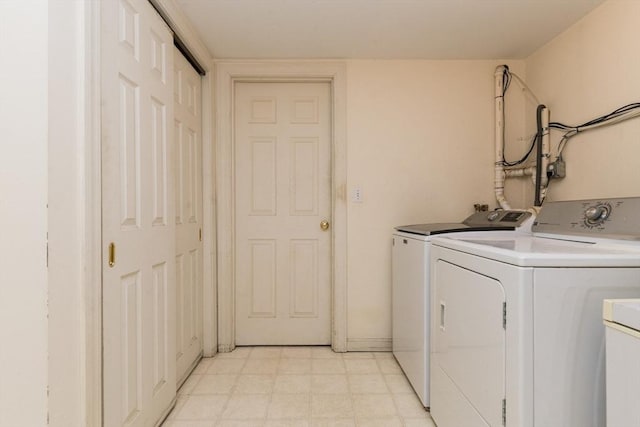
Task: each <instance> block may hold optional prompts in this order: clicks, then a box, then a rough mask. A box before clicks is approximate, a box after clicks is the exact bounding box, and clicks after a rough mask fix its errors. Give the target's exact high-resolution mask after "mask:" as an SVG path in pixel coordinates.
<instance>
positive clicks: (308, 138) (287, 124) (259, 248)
mask: <svg viewBox="0 0 640 427" xmlns="http://www.w3.org/2000/svg"><path fill="white" fill-rule="evenodd" d="M330 96H331V94H330V85H329V83H321V82H318V83H236V87H235V110H234V118H235V120H234V121H235V139H234V146H235V165H234V166H235V194H236V197H235V230H234V231H235V242H236V243H235V246H236V251H235V284H236V307H235V310H236V344H237V345H285V344H286V345H310V344H325V345H326V344H330V343H331V334H330V331H331V317H330V314H331V304H330V295H331V281H330V268H331V267H330V266H331V263H330V259H331V229H330V228H329V230H323V229H321V227H320V223H321V221H323V220H326V221H328V222H329V223H330V222H331V217H330V214H331V204H330V200H331V199H330V191H331V190H330V189H331V186H330V185H331V112H330Z"/></svg>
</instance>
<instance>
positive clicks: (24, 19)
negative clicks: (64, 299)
mask: <svg viewBox="0 0 640 427" xmlns="http://www.w3.org/2000/svg"><path fill="white" fill-rule="evenodd" d="M47 3H48V2H47V1H46V0H28V1H17V0H16V1H0V58H1V59H0V61H1V63H2V66H0V82H2V91H1V95H0V224H2V225H1V227H2V228H1V230H2V231H1V232H0V235H1V236H2V237H1V238H0V242H1V243H0V425H2V426H43V425H46V423H47V268H46V261H47V253H46V243H47V237H46V233H47V13H48V6H47Z"/></svg>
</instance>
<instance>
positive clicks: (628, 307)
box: [602, 299, 640, 331]
mask: <svg viewBox="0 0 640 427" xmlns="http://www.w3.org/2000/svg"><path fill="white" fill-rule="evenodd" d="M602 318H603V319H604V320H607V321H609V322H614V323H618V324H620V325H622V326H626V327H628V328H631V329H635V330H636V331H640V299H606V300H604V303H603V310H602Z"/></svg>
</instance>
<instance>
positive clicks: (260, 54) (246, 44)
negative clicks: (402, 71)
mask: <svg viewBox="0 0 640 427" xmlns="http://www.w3.org/2000/svg"><path fill="white" fill-rule="evenodd" d="M175 1H176V3H177V4H178V5H179V6H180V7H181V8H182V10H183V11H184V12H185V14H186V15H187V17H188V18H189V19H190V20H191V22H192V23H193V25H194V27H195V28H196V30H197V31H198V32H199V34H200V36H201V38H202V40H203V41H204V42H205V44H206V46H207V47H208V49H209V51H210V53H211V54H212V55H213V57H214V58H226V59H232V58H238V59H239V58H255V59H267V58H268V59H276V58H282V59H285V58H300V59H306V58H308V59H320V58H380V59H418V58H420V59H519V58H525V57H527V56H528V55H530V54H531V53H533V52H535V51H536V49H538V48H539V47H541V46H543V45H544V44H545V43H546V42H548V41H549V40H551V39H552V38H553V37H555V36H556V35H558V34H560V33H561V32H562V31H564V30H565V29H566V28H567V27H569V26H570V25H571V24H573V23H575V22H576V21H578V20H579V19H580V18H581V17H583V16H584V15H586V14H587V13H588V12H589V11H591V10H592V9H594V8H595V7H596V6H598V5H599V4H600V3H602V1H603V0H175Z"/></svg>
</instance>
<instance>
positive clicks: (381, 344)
mask: <svg viewBox="0 0 640 427" xmlns="http://www.w3.org/2000/svg"><path fill="white" fill-rule="evenodd" d="M347 351H391V338H347Z"/></svg>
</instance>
